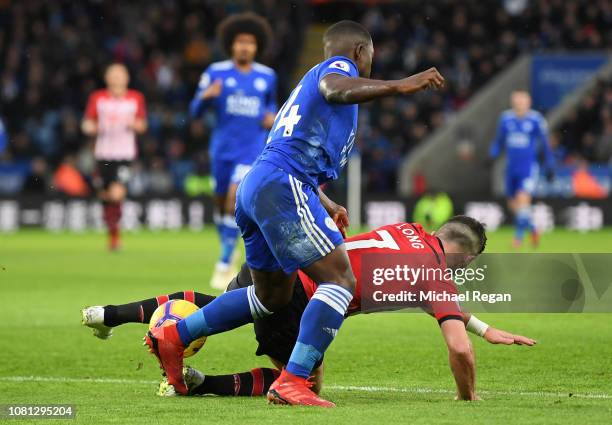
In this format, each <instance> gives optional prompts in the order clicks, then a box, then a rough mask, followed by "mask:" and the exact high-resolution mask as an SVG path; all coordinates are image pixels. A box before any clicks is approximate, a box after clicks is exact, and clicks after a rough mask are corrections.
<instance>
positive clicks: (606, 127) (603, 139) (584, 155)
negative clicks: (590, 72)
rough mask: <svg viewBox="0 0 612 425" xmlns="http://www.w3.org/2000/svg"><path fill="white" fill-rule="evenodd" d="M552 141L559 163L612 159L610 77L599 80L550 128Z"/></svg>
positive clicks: (611, 95) (600, 161)
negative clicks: (557, 123) (577, 103)
mask: <svg viewBox="0 0 612 425" xmlns="http://www.w3.org/2000/svg"><path fill="white" fill-rule="evenodd" d="M551 144H552V145H553V146H555V148H556V149H555V151H556V153H557V156H558V158H559V161H560V162H565V163H568V164H572V163H576V162H579V161H580V160H586V161H588V162H590V163H609V162H610V161H611V160H612V78H604V79H601V80H599V81H598V82H597V84H596V85H595V86H594V87H593V88H592V89H591V90H589V92H588V93H587V94H586V96H585V97H584V98H583V99H582V101H581V102H580V104H579V106H578V107H577V108H576V109H574V110H572V111H571V112H570V113H569V115H568V116H567V117H566V118H565V120H564V121H563V122H562V124H561V125H560V126H559V128H558V129H556V130H555V131H553V133H552V137H551Z"/></svg>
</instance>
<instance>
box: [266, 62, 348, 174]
mask: <svg viewBox="0 0 612 425" xmlns="http://www.w3.org/2000/svg"><path fill="white" fill-rule="evenodd" d="M332 73H334V74H340V75H344V76H347V77H357V76H358V75H359V72H358V70H357V66H356V65H355V63H354V62H353V61H352V60H350V59H348V58H346V57H343V56H334V57H331V58H329V59H327V60H325V61H323V62H321V63H320V64H318V65H316V66H315V67H313V68H312V69H311V70H310V71H308V72H307V73H306V74H305V75H304V77H303V78H302V80H301V81H300V82H299V84H298V85H297V86H296V88H295V89H294V90H293V92H291V95H290V96H289V99H287V101H286V102H285V104H284V105H283V106H282V108H281V109H280V111H279V112H278V114H277V115H276V120H275V121H274V125H273V126H272V129H271V130H270V135H269V137H268V143H267V145H266V147H265V149H264V151H263V153H262V154H261V156H260V159H261V160H264V161H269V162H272V163H274V164H276V165H277V166H279V167H280V168H282V169H284V170H286V171H287V172H290V173H292V174H295V175H296V177H297V176H299V177H300V179H301V180H303V181H304V182H307V183H310V184H312V185H313V186H316V185H318V184H321V183H324V182H326V181H328V180H333V179H336V178H338V175H339V174H340V170H341V169H342V167H344V166H345V165H346V162H347V160H348V155H349V153H350V151H351V149H352V148H353V145H354V143H355V133H356V131H357V110H358V107H357V105H340V104H334V103H329V102H328V101H327V100H325V98H324V97H323V95H321V93H320V92H319V81H321V79H322V78H323V77H324V76H326V75H328V74H332Z"/></svg>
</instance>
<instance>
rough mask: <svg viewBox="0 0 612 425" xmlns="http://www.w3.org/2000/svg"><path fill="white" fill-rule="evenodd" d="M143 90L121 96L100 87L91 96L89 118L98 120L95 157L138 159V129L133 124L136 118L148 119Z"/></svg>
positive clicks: (111, 159) (120, 159) (100, 158)
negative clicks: (134, 128) (136, 130)
mask: <svg viewBox="0 0 612 425" xmlns="http://www.w3.org/2000/svg"><path fill="white" fill-rule="evenodd" d="M146 117H147V111H146V106H145V99H144V96H143V95H142V93H140V92H138V91H136V90H128V91H127V92H126V93H125V95H123V96H121V97H116V96H113V95H112V94H111V93H110V92H109V91H108V90H106V89H102V90H96V91H95V92H93V93H92V94H91V95H90V96H89V100H88V101H87V108H86V110H85V118H87V119H91V120H94V121H96V122H97V123H98V136H97V138H96V146H95V149H94V156H95V157H96V159H98V160H107V161H132V160H134V159H135V158H136V155H137V152H138V149H137V146H136V132H135V131H134V130H133V129H132V128H131V125H132V124H133V123H134V121H135V120H136V119H146Z"/></svg>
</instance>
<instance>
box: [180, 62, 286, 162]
mask: <svg viewBox="0 0 612 425" xmlns="http://www.w3.org/2000/svg"><path fill="white" fill-rule="evenodd" d="M216 80H221V81H222V84H223V88H222V90H221V94H220V95H219V96H218V97H216V98H213V99H207V100H205V101H204V100H202V99H201V98H200V97H201V95H202V92H203V91H204V90H206V88H208V86H209V85H210V84H212V83H213V82H214V81H216ZM207 107H211V108H213V109H214V112H215V117H216V125H215V127H214V130H213V132H212V135H211V140H210V149H209V150H210V155H211V157H212V158H213V160H227V161H236V160H239V161H242V162H245V163H248V162H253V161H254V160H255V159H256V158H257V156H258V155H259V154H260V153H261V151H262V149H263V148H264V146H265V142H266V136H267V134H268V130H267V129H265V128H263V127H262V125H261V124H262V120H263V118H264V114H265V113H266V112H272V113H276V73H275V72H274V70H272V69H271V68H268V67H267V66H264V65H262V64H260V63H256V62H255V63H253V66H252V69H251V71H250V72H248V73H243V72H241V71H239V70H238V69H236V67H235V65H234V63H233V62H232V61H231V60H226V61H222V62H215V63H213V64H211V65H210V66H209V67H208V68H207V69H206V71H204V73H202V77H201V78H200V83H199V84H198V89H197V90H196V93H195V96H194V98H193V100H192V101H191V104H190V107H189V111H190V114H191V116H192V118H196V117H199V116H200V115H201V114H202V112H203V111H204V109H206V108H207Z"/></svg>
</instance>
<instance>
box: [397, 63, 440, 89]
mask: <svg viewBox="0 0 612 425" xmlns="http://www.w3.org/2000/svg"><path fill="white" fill-rule="evenodd" d="M442 87H444V77H443V76H442V75H441V74H440V73H439V72H438V70H437V69H436V68H429V69H428V70H426V71H423V72H419V73H418V74H414V75H411V76H410V77H408V78H404V79H403V80H400V86H399V91H400V93H402V94H410V93H413V92H414V91H415V89H416V90H417V91H418V90H425V89H434V90H437V89H440V88H442Z"/></svg>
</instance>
